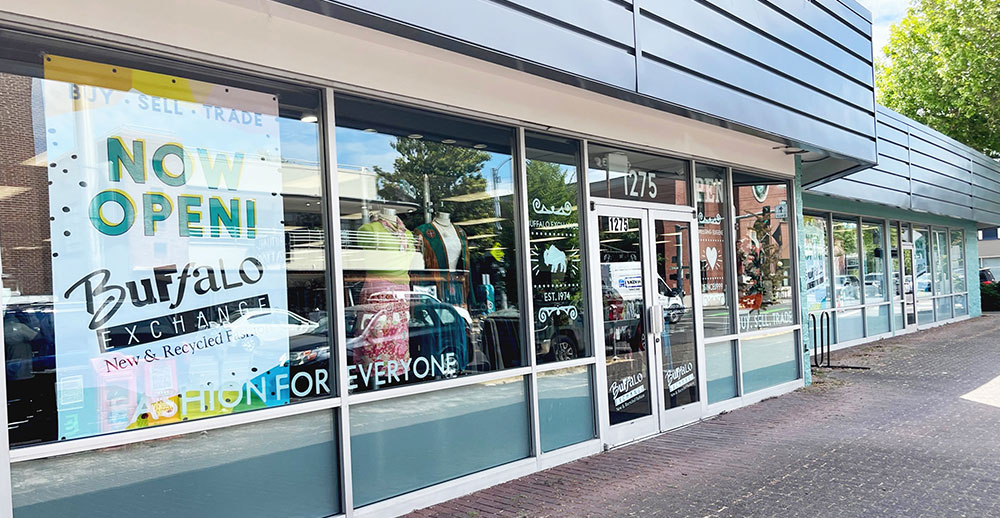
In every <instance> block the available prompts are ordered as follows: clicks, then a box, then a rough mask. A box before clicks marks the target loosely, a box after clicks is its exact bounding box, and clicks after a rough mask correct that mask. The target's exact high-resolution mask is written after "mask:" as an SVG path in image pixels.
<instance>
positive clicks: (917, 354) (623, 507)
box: [411, 314, 1000, 518]
mask: <svg viewBox="0 0 1000 518" xmlns="http://www.w3.org/2000/svg"><path fill="white" fill-rule="evenodd" d="M998 326H1000V315H996V314H994V315H987V316H984V317H983V318H978V319H974V320H970V321H966V322H962V323H958V324H951V325H947V326H942V327H939V328H936V329H932V330H929V331H924V332H921V333H917V334H914V335H909V336H904V337H898V338H893V339H889V340H884V341H881V342H877V343H874V344H870V345H866V346H861V347H857V348H854V349H853V350H849V351H846V352H842V353H840V354H838V353H834V360H833V362H834V364H837V363H841V364H850V365H859V366H869V367H871V370H831V369H818V370H817V369H814V371H813V372H814V378H813V379H814V381H815V383H814V384H813V385H812V386H810V387H808V388H805V389H801V390H798V391H796V392H794V393H792V394H789V395H786V396H782V397H779V398H774V399H770V400H767V401H763V402H761V403H758V404H756V405H753V406H750V407H746V408H743V409H740V410H736V411H733V412H731V413H728V414H724V415H721V416H718V417H716V418H714V419H710V420H707V421H704V422H701V423H697V424H695V425H692V426H688V427H686V428H683V429H680V430H676V431H673V432H669V433H666V434H661V435H659V436H657V437H654V438H651V439H648V440H645V441H642V442H639V443H637V444H633V445H629V446H626V447H623V448H619V449H616V450H612V451H610V452H606V453H603V454H600V455H596V456H593V457H589V458H586V459H582V460H579V461H576V462H572V463H569V464H565V465H562V466H559V467H556V468H553V469H550V470H547V471H543V472H540V473H536V474H534V475H531V476H528V477H524V478H521V479H518V480H514V481H511V482H508V483H506V484H501V485H499V486H495V487H492V488H489V489H486V490H484V491H480V492H478V493H473V494H471V495H468V496H465V497H462V498H459V499H456V500H452V501H449V502H445V503H443V504H440V505H437V506H434V507H430V508H427V509H422V510H419V511H416V512H414V513H412V515H411V516H418V517H437V516H460V517H465V518H470V517H485V516H511V517H514V516H531V517H536V516H537V517H546V516H551V517H568V516H573V517H575V516H671V517H673V516H691V517H699V518H700V517H747V516H754V517H758V516H781V517H789V516H802V517H817V516H836V517H837V518H846V517H855V516H857V517H861V516H864V517H870V516H906V517H916V516H934V517H940V516H949V517H951V516H969V517H986V516H997V517H1000V408H998V407H997V406H993V405H1000V401H993V402H992V404H988V403H990V399H991V398H990V396H989V394H991V393H996V392H997V391H996V390H992V389H991V388H990V387H993V386H994V385H996V383H994V384H993V385H987V386H986V387H985V388H984V389H983V390H980V391H978V392H976V393H975V394H974V395H973V396H972V397H973V399H976V397H975V396H976V395H978V396H979V397H978V400H979V401H985V403H984V402H977V401H970V400H968V399H963V398H962V396H963V395H965V394H967V393H969V392H972V391H974V390H975V389H977V388H979V387H981V386H983V385H986V384H987V382H989V381H990V380H992V379H994V378H996V377H998V376H1000V330H998V329H997V328H998Z"/></svg>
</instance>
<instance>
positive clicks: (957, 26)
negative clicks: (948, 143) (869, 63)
mask: <svg viewBox="0 0 1000 518" xmlns="http://www.w3.org/2000/svg"><path fill="white" fill-rule="evenodd" d="M998 27H1000V2H998V1H997V0H913V4H912V6H911V7H910V9H909V11H908V13H907V15H906V17H905V18H904V19H903V20H902V21H901V22H900V23H898V24H896V25H893V26H892V29H891V33H890V38H889V43H888V44H887V45H886V47H885V56H886V57H885V59H884V60H880V61H879V62H878V63H876V70H877V77H876V85H877V87H878V92H879V102H880V103H881V104H883V105H885V106H887V107H889V108H891V109H893V110H896V111H898V112H900V113H902V114H903V115H906V116H908V117H910V118H912V119H914V120H917V121H919V122H922V123H924V124H927V125H928V126H931V127H932V128H934V129H936V130H938V131H940V132H942V133H944V134H946V135H948V136H950V137H952V138H954V139H956V140H958V141H960V142H963V143H965V144H967V145H969V146H971V147H973V148H976V149H979V150H980V151H982V152H983V153H985V154H987V155H989V156H991V157H994V158H1000V31H998V30H997V28H998Z"/></svg>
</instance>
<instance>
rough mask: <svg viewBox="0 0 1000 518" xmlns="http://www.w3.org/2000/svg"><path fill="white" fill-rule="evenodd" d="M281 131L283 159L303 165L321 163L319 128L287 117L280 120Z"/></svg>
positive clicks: (313, 123) (312, 123)
mask: <svg viewBox="0 0 1000 518" xmlns="http://www.w3.org/2000/svg"><path fill="white" fill-rule="evenodd" d="M278 127H279V129H280V131H281V133H280V134H281V159H282V160H284V161H288V162H298V163H301V164H318V163H319V142H318V136H319V126H317V124H316V123H315V122H302V121H300V120H296V119H289V118H285V117H279V118H278Z"/></svg>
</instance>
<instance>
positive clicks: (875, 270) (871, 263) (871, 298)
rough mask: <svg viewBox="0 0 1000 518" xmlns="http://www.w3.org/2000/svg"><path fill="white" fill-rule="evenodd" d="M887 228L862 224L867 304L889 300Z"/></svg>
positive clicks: (875, 224) (879, 225)
mask: <svg viewBox="0 0 1000 518" xmlns="http://www.w3.org/2000/svg"><path fill="white" fill-rule="evenodd" d="M884 229H885V227H884V226H883V225H882V224H881V223H874V222H868V221H863V222H862V223H861V243H862V248H863V250H862V252H863V253H864V266H865V268H864V274H865V287H864V290H865V302H866V303H871V302H878V301H882V300H887V299H888V294H889V290H888V286H887V284H886V277H885V249H884V246H885V245H884V244H883V237H884V236H885V234H884V232H885V230H884Z"/></svg>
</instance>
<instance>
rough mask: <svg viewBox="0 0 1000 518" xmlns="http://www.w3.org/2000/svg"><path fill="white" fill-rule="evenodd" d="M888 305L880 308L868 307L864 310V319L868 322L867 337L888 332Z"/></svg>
mask: <svg viewBox="0 0 1000 518" xmlns="http://www.w3.org/2000/svg"><path fill="white" fill-rule="evenodd" d="M890 307H891V306H890V305H888V304H882V305H880V306H868V307H866V308H865V318H866V319H867V321H868V335H867V336H877V335H881V334H885V333H888V332H889V308H890Z"/></svg>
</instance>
